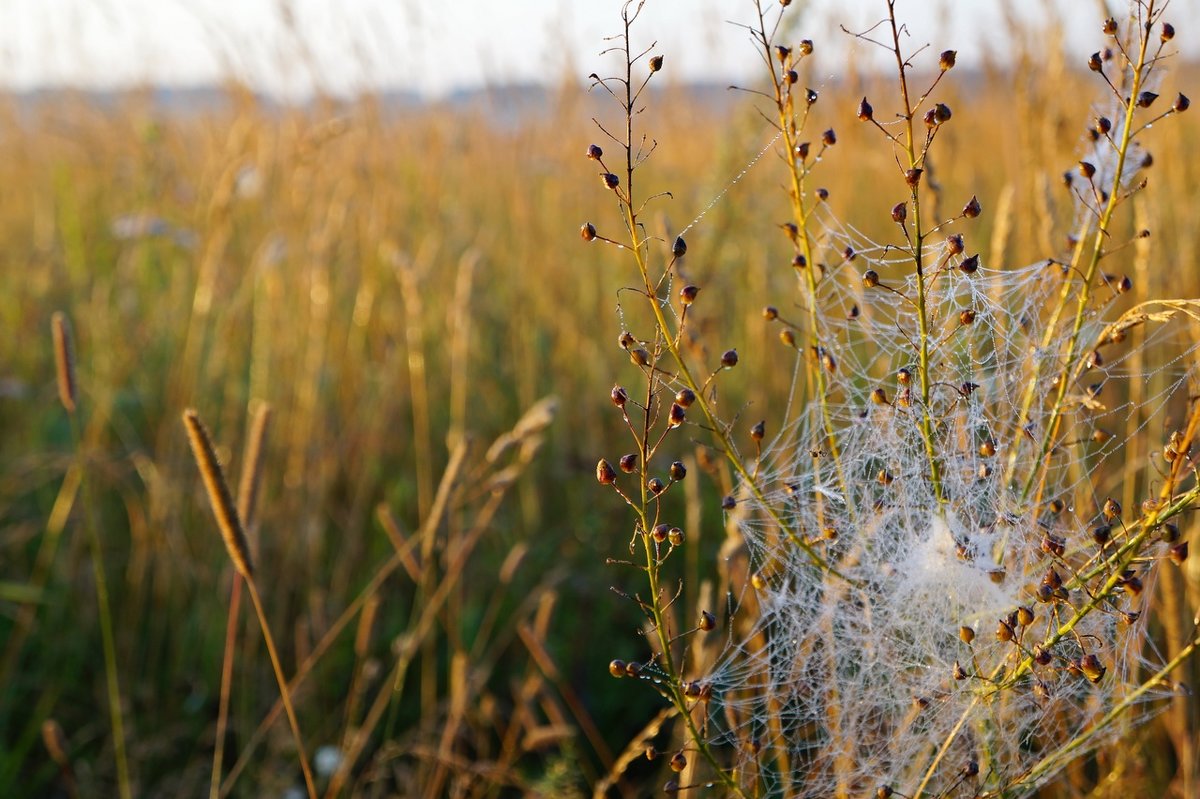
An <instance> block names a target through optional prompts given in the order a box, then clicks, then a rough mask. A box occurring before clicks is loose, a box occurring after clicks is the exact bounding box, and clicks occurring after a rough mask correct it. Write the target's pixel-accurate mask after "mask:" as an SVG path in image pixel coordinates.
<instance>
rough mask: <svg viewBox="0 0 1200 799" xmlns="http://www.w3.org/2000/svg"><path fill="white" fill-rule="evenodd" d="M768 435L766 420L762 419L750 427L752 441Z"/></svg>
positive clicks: (760, 439)
mask: <svg viewBox="0 0 1200 799" xmlns="http://www.w3.org/2000/svg"><path fill="white" fill-rule="evenodd" d="M766 435H767V423H766V422H765V421H760V422H758V423H756V424H755V425H754V426H753V427H751V428H750V440H751V441H762V440H763V438H764V437H765V436H766Z"/></svg>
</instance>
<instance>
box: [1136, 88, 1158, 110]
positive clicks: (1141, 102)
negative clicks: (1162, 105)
mask: <svg viewBox="0 0 1200 799" xmlns="http://www.w3.org/2000/svg"><path fill="white" fill-rule="evenodd" d="M1157 99H1158V95H1157V94H1155V93H1154V92H1142V93H1141V94H1139V95H1138V96H1137V106H1138V108H1149V107H1150V106H1152V105H1154V101H1155V100H1157Z"/></svg>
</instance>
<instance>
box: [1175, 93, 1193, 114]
mask: <svg viewBox="0 0 1200 799" xmlns="http://www.w3.org/2000/svg"><path fill="white" fill-rule="evenodd" d="M1191 107H1192V101H1191V100H1189V99H1188V98H1187V95H1186V94H1183V93H1182V92H1181V93H1180V94H1179V96H1178V97H1176V98H1175V102H1174V103H1173V104H1172V105H1171V110H1172V111H1174V112H1175V113H1177V114H1180V113H1183V112H1184V111H1186V110H1188V109H1189V108H1191Z"/></svg>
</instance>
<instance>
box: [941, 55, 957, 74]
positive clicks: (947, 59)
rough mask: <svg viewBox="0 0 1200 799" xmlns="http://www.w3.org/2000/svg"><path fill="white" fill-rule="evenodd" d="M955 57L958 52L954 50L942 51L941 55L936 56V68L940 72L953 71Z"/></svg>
mask: <svg viewBox="0 0 1200 799" xmlns="http://www.w3.org/2000/svg"><path fill="white" fill-rule="evenodd" d="M957 56H958V51H956V50H943V51H942V54H941V55H940V56H938V67H939V68H940V69H941V70H942V72H945V71H947V70H950V69H954V62H955V59H956V57H957Z"/></svg>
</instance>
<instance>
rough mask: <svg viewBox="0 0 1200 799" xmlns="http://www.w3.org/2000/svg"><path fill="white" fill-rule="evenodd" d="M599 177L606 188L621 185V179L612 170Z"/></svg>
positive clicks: (614, 187)
mask: <svg viewBox="0 0 1200 799" xmlns="http://www.w3.org/2000/svg"><path fill="white" fill-rule="evenodd" d="M600 179H601V180H603V181H604V186H605V188H608V189H613V190H616V188H617V186H620V185H621V179H620V178H619V177H617V176H616V175H614V174H613V173H612V172H605V173H604V174H603V175H601V176H600Z"/></svg>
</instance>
